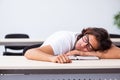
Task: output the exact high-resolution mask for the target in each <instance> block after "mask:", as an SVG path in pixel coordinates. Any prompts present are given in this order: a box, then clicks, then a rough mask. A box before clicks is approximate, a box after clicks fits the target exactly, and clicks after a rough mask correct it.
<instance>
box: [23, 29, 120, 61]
mask: <svg viewBox="0 0 120 80" xmlns="http://www.w3.org/2000/svg"><path fill="white" fill-rule="evenodd" d="M70 55H82V56H97V57H99V58H100V59H107V58H109V59H115V58H120V48H118V47H117V46H115V45H114V44H112V42H111V40H110V37H109V35H108V32H107V31H106V30H105V29H103V28H97V27H88V28H86V29H83V30H82V32H81V33H77V32H70V31H59V32H56V33H54V34H53V35H51V36H50V37H48V39H47V40H46V41H45V42H44V43H43V45H42V46H40V47H38V48H33V49H29V50H27V51H26V52H25V54H24V56H25V57H26V58H28V59H32V60H41V61H49V62H55V63H70V62H72V61H71V59H70V58H69V56H70Z"/></svg>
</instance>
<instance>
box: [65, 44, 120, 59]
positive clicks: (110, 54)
mask: <svg viewBox="0 0 120 80" xmlns="http://www.w3.org/2000/svg"><path fill="white" fill-rule="evenodd" d="M66 54H67V55H81V56H97V57H99V58H100V59H120V48H119V47H116V46H114V45H112V46H111V48H110V49H108V50H106V51H94V52H83V51H78V50H73V51H70V52H68V53H66Z"/></svg>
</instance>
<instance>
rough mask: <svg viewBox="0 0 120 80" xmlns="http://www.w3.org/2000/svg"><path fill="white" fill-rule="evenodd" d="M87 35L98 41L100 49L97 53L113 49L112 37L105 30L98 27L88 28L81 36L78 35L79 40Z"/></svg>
mask: <svg viewBox="0 0 120 80" xmlns="http://www.w3.org/2000/svg"><path fill="white" fill-rule="evenodd" d="M86 34H91V35H93V36H95V37H96V40H97V42H98V44H99V46H98V49H97V50H95V51H98V50H99V51H104V50H107V49H109V48H110V47H111V45H112V41H111V40H110V36H109V34H108V32H107V30H105V29H104V28H97V27H88V28H86V29H83V30H82V32H81V34H80V35H78V37H77V40H79V39H80V38H81V37H83V36H84V35H86Z"/></svg>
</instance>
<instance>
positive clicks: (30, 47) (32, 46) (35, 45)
mask: <svg viewBox="0 0 120 80" xmlns="http://www.w3.org/2000/svg"><path fill="white" fill-rule="evenodd" d="M42 44H43V42H41V43H40V44H34V45H31V46H27V47H25V48H24V50H23V55H24V54H25V52H26V51H27V50H29V49H32V48H37V47H40V46H41V45H42Z"/></svg>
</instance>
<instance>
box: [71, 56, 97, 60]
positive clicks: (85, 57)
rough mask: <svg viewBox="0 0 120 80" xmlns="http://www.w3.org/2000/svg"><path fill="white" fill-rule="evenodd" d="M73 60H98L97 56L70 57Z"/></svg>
mask: <svg viewBox="0 0 120 80" xmlns="http://www.w3.org/2000/svg"><path fill="white" fill-rule="evenodd" d="M69 58H70V59H71V60H97V59H99V58H98V57H96V56H69Z"/></svg>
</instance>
